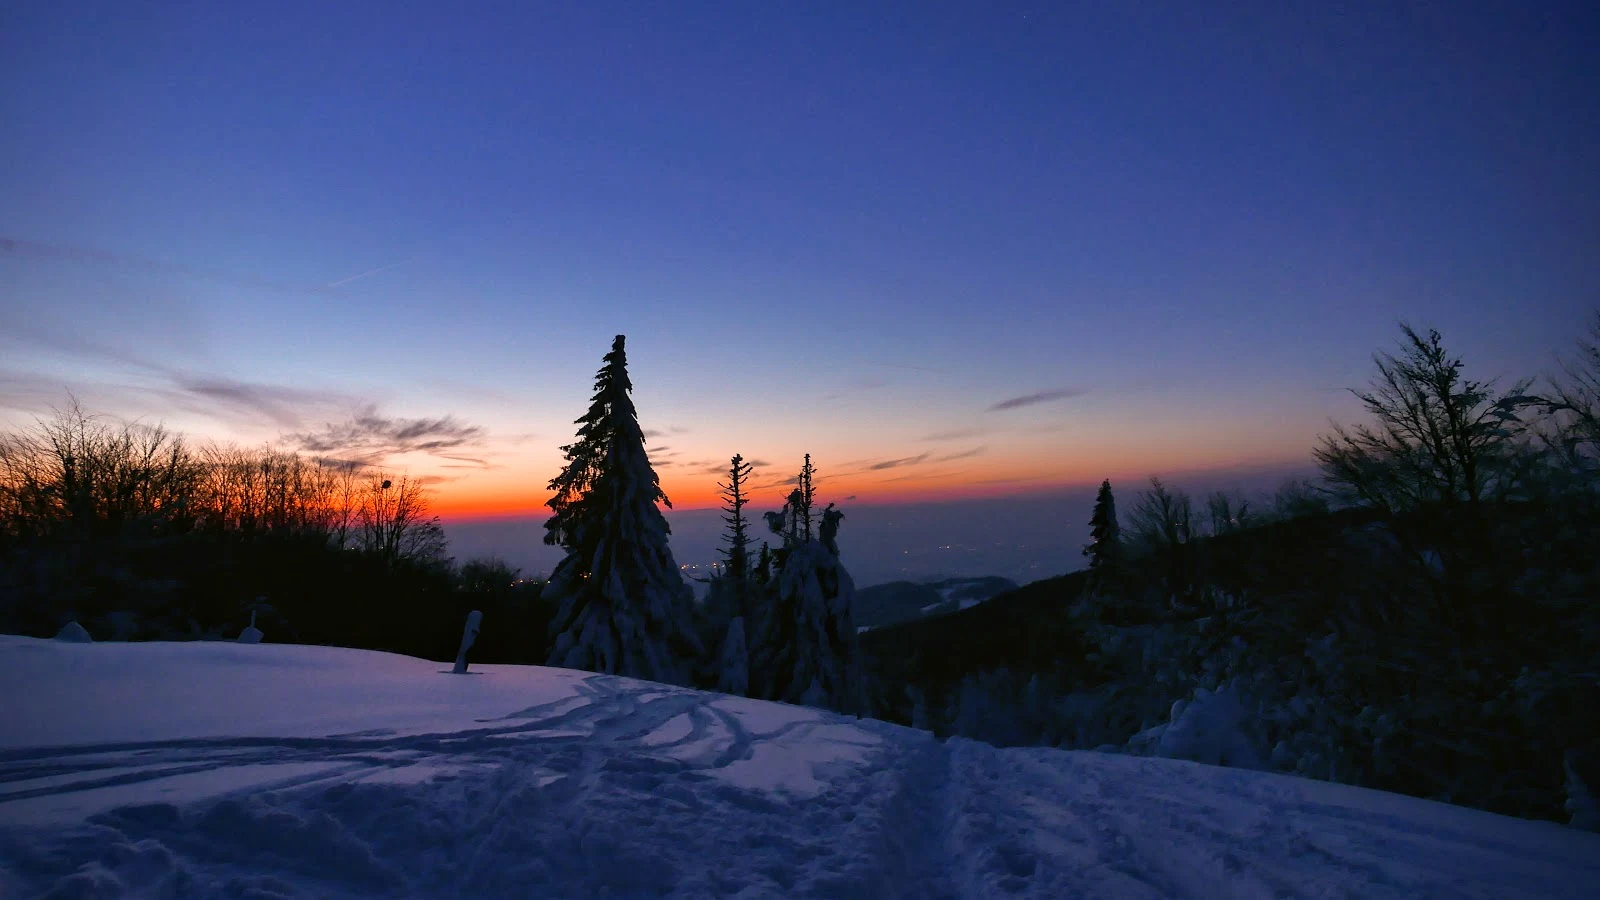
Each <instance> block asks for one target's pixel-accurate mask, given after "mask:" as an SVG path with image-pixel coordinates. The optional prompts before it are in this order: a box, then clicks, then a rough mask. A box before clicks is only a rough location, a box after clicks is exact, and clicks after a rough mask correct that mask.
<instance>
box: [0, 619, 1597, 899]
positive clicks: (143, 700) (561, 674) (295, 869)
mask: <svg viewBox="0 0 1600 900" xmlns="http://www.w3.org/2000/svg"><path fill="white" fill-rule="evenodd" d="M439 668H440V667H439V664H438V663H434V662H429V661H426V660H419V659H411V658H407V657H402V656H395V655H392V654H386V653H375V652H369V651H356V650H341V649H337V648H330V647H308V646H295V645H285V644H263V645H261V646H259V647H240V646H238V645H236V644H233V643H227V642H190V643H142V644H111V643H106V644H95V645H91V646H82V645H74V644H64V643H59V642H55V641H44V640H35V639H29V638H15V637H0V684H4V685H7V686H13V685H19V686H25V687H26V689H25V690H7V691H3V692H0V723H3V727H0V896H5V897H11V896H18V897H29V896H37V895H50V894H55V895H61V896H151V897H156V896H205V897H211V896H340V897H395V896H408V897H418V896H426V897H439V896H448V897H499V896H538V897H553V898H566V897H595V896H612V897H646V896H648V897H657V896H667V897H696V898H698V897H718V896H723V897H734V896H737V897H744V898H756V897H974V898H986V897H997V896H1021V897H1051V898H1054V897H1071V896H1092V897H1119V898H1121V897H1130V898H1140V897H1171V896H1189V897H1223V896H1263V897H1266V896H1270V897H1311V896H1315V897H1326V896H1360V897H1416V896H1440V897H1496V898H1501V897H1541V898H1545V897H1556V898H1562V897H1572V898H1576V897H1588V896H1593V885H1595V884H1597V883H1600V835H1595V834H1591V833H1588V832H1583V831H1579V830H1577V829H1573V828H1568V827H1566V826H1561V825H1556V824H1554V823H1550V822H1531V821H1524V820H1518V819H1511V818H1507V817H1504V816H1497V815H1493V814H1490V813H1485V812H1481V811H1477V810H1471V809H1465V808H1461V807H1453V806H1447V805H1444V804H1439V803H1432V802H1429V801H1425V800H1418V799H1415V798H1411V797H1403V796H1399V795H1394V794H1385V793H1380V792H1376V791H1369V790H1363V789H1359V788H1352V787H1346V786H1342V785H1336V784H1328V783H1324V782H1317V781H1311V780H1307V779H1299V778H1293V777H1288V776H1282V775H1273V774H1267V773H1261V772H1251V771H1245V770H1240V769H1225V768H1218V767H1214V766H1207V765H1200V764H1196V763H1190V762H1179V761H1174V760H1166V759H1151V758H1140V757H1135V756H1126V755H1113V754H1102V753H1092V752H1065V751H1058V750H1049V749H1042V748H1027V749H1008V750H997V749H995V748H993V747H990V746H988V745H986V744H979V743H975V742H972V741H967V740H961V739H952V740H950V741H947V742H940V741H938V740H935V739H934V738H933V737H932V736H931V735H929V734H928V733H926V732H921V731H916V730H913V729H908V728H901V727H898V726H893V725H888V724H885V723H881V722H874V721H872V720H857V719H853V718H848V717H844V716H839V715H835V714H831V713H826V712H822V711H820V710H814V709H804V708H800V707H794V706H787V705H784V704H778V703H765V702H760V701H754V700H746V699H743V698H738V697H728V696H725V695H721V694H712V693H704V692H698V691H692V690H687V689H683V688H675V687H670V686H667V685H662V684H657V683H652V682H645V681H635V680H632V679H627V678H619V677H613V676H606V675H593V674H589V673H584V672H577V671H571V670H563V669H548V668H540V667H521V666H495V665H484V666H480V667H479V670H477V671H481V672H482V673H483V674H482V675H481V676H479V677H474V678H441V677H439V676H438V674H437V673H438V671H439Z"/></svg>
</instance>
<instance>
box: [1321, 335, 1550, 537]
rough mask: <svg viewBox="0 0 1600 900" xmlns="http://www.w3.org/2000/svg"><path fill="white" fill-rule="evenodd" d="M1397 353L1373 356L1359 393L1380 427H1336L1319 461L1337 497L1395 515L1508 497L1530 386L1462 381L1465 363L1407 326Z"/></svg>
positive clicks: (1326, 439) (1436, 339)
mask: <svg viewBox="0 0 1600 900" xmlns="http://www.w3.org/2000/svg"><path fill="white" fill-rule="evenodd" d="M1400 329H1401V331H1402V332H1403V333H1404V339H1403V340H1402V341H1401V342H1400V354H1399V355H1398V356H1396V355H1394V354H1390V353H1380V354H1378V355H1377V356H1375V357H1374V358H1373V361H1374V363H1376V365H1377V367H1378V375H1377V377H1376V378H1374V379H1373V382H1372V385H1371V387H1370V388H1369V389H1368V390H1366V391H1360V390H1355V391H1352V393H1354V394H1355V395H1356V397H1357V398H1359V399H1360V400H1361V403H1362V405H1363V406H1365V407H1366V409H1367V412H1368V413H1369V414H1371V416H1372V418H1373V420H1374V421H1373V423H1372V424H1370V425H1356V426H1353V427H1351V428H1346V427H1345V426H1343V425H1337V424H1336V425H1334V431H1333V434H1331V435H1327V436H1324V437H1323V439H1322V445H1321V446H1320V447H1317V448H1316V449H1315V450H1314V451H1313V454H1314V455H1315V456H1316V460H1317V464H1318V465H1319V466H1320V467H1321V468H1322V473H1323V475H1324V477H1325V478H1326V479H1327V481H1328V482H1329V484H1330V485H1331V486H1332V488H1333V489H1334V491H1335V492H1336V493H1337V494H1338V495H1339V496H1341V497H1342V498H1343V499H1345V500H1346V501H1347V502H1352V503H1355V504H1357V505H1362V506H1371V507H1376V508H1378V509H1381V510H1383V511H1385V512H1387V513H1390V514H1399V513H1404V512H1407V511H1412V510H1416V509H1419V508H1421V507H1423V506H1426V505H1428V504H1441V505H1443V506H1444V507H1445V508H1447V509H1449V508H1454V507H1457V506H1467V507H1471V508H1476V507H1477V505H1478V504H1479V503H1481V502H1482V501H1483V500H1484V499H1485V498H1486V497H1489V496H1493V495H1498V494H1502V493H1504V492H1506V491H1507V490H1509V489H1510V488H1511V487H1512V486H1513V484H1514V482H1515V480H1516V476H1517V467H1516V465H1515V463H1516V462H1517V459H1518V456H1519V450H1520V447H1519V442H1520V441H1521V439H1522V438H1523V436H1524V433H1525V431H1526V423H1524V422H1523V421H1522V419H1521V418H1520V415H1519V412H1520V410H1521V409H1522V408H1523V407H1525V406H1528V405H1531V404H1532V403H1533V402H1534V401H1533V399H1532V398H1530V397H1528V396H1527V394H1526V391H1527V388H1528V385H1529V382H1526V381H1523V382H1518V383H1517V384H1516V385H1515V386H1514V387H1512V389H1511V390H1510V391H1507V392H1505V393H1496V391H1495V386H1494V382H1493V381H1488V382H1484V381H1475V380H1472V379H1468V378H1464V377H1463V376H1462V374H1461V368H1462V363H1461V360H1460V358H1459V357H1455V356H1453V355H1451V354H1450V353H1449V351H1447V350H1446V349H1445V348H1444V345H1443V342H1442V340H1441V338H1440V336H1439V332H1437V331H1431V330H1430V331H1429V332H1428V333H1427V335H1426V336H1423V335H1420V334H1418V333H1417V332H1416V331H1415V330H1413V329H1412V328H1411V327H1410V326H1409V325H1405V324H1402V325H1401V326H1400Z"/></svg>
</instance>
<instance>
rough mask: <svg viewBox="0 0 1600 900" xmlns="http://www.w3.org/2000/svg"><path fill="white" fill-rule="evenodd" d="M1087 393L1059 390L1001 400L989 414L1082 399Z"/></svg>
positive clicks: (1072, 389) (1068, 389) (1076, 390)
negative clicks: (1074, 398)
mask: <svg viewBox="0 0 1600 900" xmlns="http://www.w3.org/2000/svg"><path fill="white" fill-rule="evenodd" d="M1086 393H1088V392H1087V391H1085V390H1083V389H1081V388H1058V389H1056V390H1053V391H1040V392H1038V393H1037V394H1023V395H1022V396H1021V397H1012V398H1010V399H1008V400H1001V401H1000V402H999V403H996V404H995V405H993V406H991V407H989V408H988V410H986V411H987V412H1001V411H1004V410H1008V409H1020V408H1022V407H1024V406H1034V405H1037V404H1040V403H1050V402H1051V401H1054V400H1067V399H1070V398H1072V397H1082V396H1083V395H1084V394H1086Z"/></svg>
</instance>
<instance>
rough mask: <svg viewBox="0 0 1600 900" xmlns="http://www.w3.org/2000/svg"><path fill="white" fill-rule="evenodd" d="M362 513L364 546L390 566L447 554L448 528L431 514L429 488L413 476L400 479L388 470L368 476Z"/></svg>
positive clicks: (363, 495)
mask: <svg viewBox="0 0 1600 900" xmlns="http://www.w3.org/2000/svg"><path fill="white" fill-rule="evenodd" d="M358 515H359V520H360V524H361V538H360V540H361V546H362V549H364V550H367V551H368V552H371V553H376V554H378V555H379V556H380V557H382V558H383V559H384V560H385V561H386V562H388V563H389V564H390V565H394V564H395V563H397V562H399V561H401V560H417V561H426V560H435V559H438V558H439V557H441V556H443V555H444V549H445V540H444V529H443V527H442V526H440V524H439V519H438V517H437V516H429V515H428V495H427V490H426V489H425V488H424V487H423V485H422V482H420V481H418V480H417V479H415V478H412V477H411V476H409V475H401V476H400V478H399V480H395V479H394V478H392V477H390V476H389V475H388V473H385V472H373V473H371V474H370V475H368V476H367V481H366V489H365V491H364V492H363V494H362V497H361V507H360V511H359V514H358Z"/></svg>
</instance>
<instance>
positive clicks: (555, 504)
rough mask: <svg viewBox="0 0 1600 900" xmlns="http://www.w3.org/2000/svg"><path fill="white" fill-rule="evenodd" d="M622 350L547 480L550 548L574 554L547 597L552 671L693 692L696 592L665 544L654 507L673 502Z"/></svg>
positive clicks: (618, 347)
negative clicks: (647, 441)
mask: <svg viewBox="0 0 1600 900" xmlns="http://www.w3.org/2000/svg"><path fill="white" fill-rule="evenodd" d="M623 342H624V337H623V335H620V334H619V335H617V338H616V341H615V342H614V343H613V344H612V345H611V352H610V353H608V354H607V355H606V357H605V365H604V366H602V367H601V369H600V371H599V373H598V374H597V375H596V376H595V393H594V399H593V400H592V401H591V402H590V405H589V411H588V412H587V413H585V414H584V416H583V418H581V419H578V420H577V423H578V425H579V426H580V427H579V428H578V435H577V438H578V439H577V440H576V441H575V442H573V443H571V444H569V445H567V446H565V447H563V448H561V449H562V452H563V453H565V454H566V458H567V465H566V467H565V468H564V469H563V470H562V472H561V474H560V475H558V476H556V478H555V479H553V480H552V481H551V482H550V489H551V490H552V491H554V492H555V496H554V497H552V498H551V499H550V502H549V504H548V505H549V507H550V509H551V510H552V512H553V513H554V515H552V516H551V517H550V519H549V521H547V522H546V523H545V529H546V531H547V533H546V535H545V543H548V544H556V545H559V546H561V547H562V548H564V549H565V550H566V551H567V555H566V557H565V558H564V559H562V560H561V562H560V563H559V564H558V565H557V566H556V568H555V571H554V572H553V573H552V574H551V576H550V582H549V584H548V586H547V587H546V588H545V594H544V596H545V597H546V598H547V599H549V600H551V601H554V602H555V604H556V605H557V607H558V612H557V613H556V617H555V619H554V621H553V622H552V623H551V630H552V633H553V634H554V635H555V636H556V638H555V648H554V649H553V650H552V651H551V654H550V660H549V664H550V665H553V666H565V667H567V668H573V669H588V670H590V671H594V672H607V673H611V674H617V675H629V676H632V677H635V678H645V679H650V680H652V681H664V682H669V683H674V684H686V683H688V681H689V674H690V670H691V665H692V661H693V660H694V659H695V658H696V657H698V656H699V655H700V642H699V640H698V638H697V637H696V635H695V633H694V630H693V627H692V623H691V618H690V616H691V609H692V604H693V594H692V592H691V591H690V589H689V587H688V586H687V585H686V584H684V582H683V577H682V575H681V574H680V572H679V569H678V566H677V563H676V562H675V561H674V560H673V558H672V551H671V549H670V548H669V547H668V546H667V536H668V534H670V533H671V529H670V528H669V527H668V525H667V520H666V517H665V516H663V515H662V514H661V510H660V508H659V507H658V506H657V504H658V503H661V504H665V505H667V506H668V507H670V506H671V505H672V504H671V503H670V502H669V501H668V500H667V496H666V494H665V493H663V492H662V490H661V485H660V481H659V479H658V478H657V476H656V473H655V470H654V469H653V468H652V467H651V465H650V459H649V457H648V456H647V455H646V454H645V449H644V434H643V432H642V431H641V430H640V428H639V421H638V415H637V413H636V412H635V410H634V406H633V400H632V398H631V397H630V396H629V393H630V392H631V391H632V390H633V384H632V382H630V381H629V379H628V360H627V354H626V353H625V351H624V349H623Z"/></svg>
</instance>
